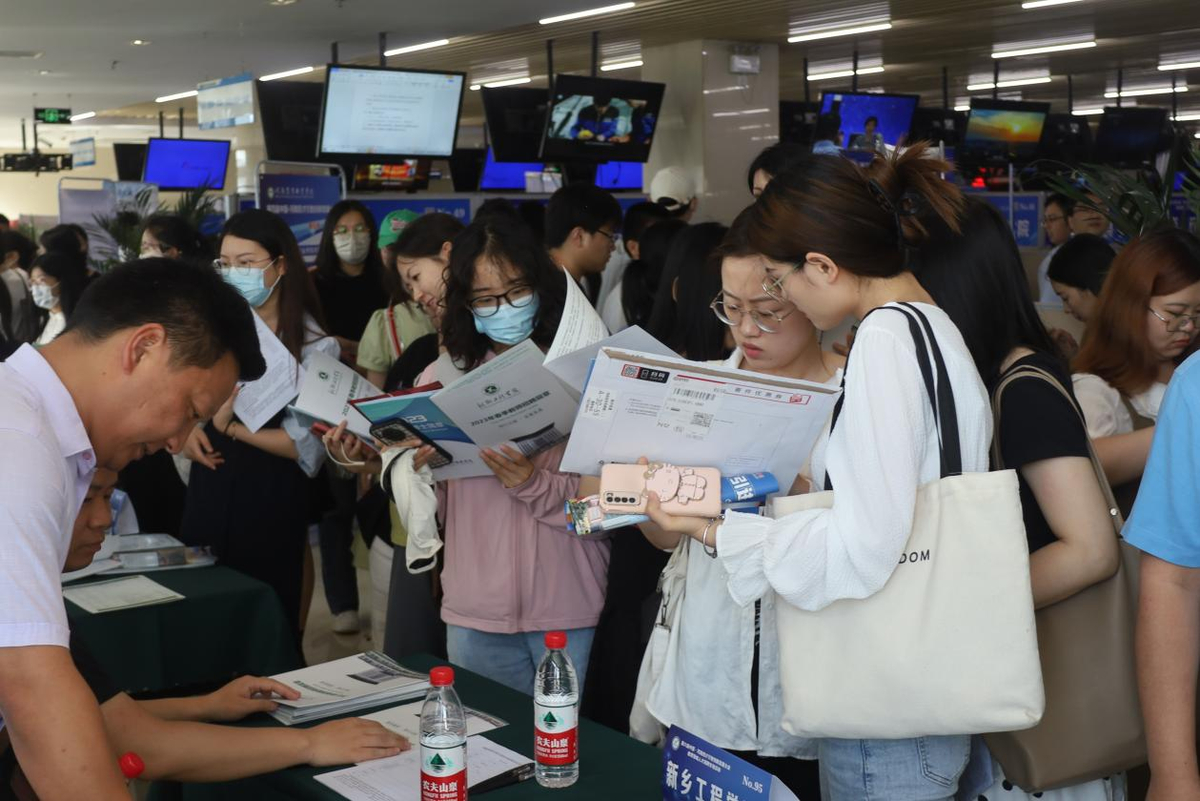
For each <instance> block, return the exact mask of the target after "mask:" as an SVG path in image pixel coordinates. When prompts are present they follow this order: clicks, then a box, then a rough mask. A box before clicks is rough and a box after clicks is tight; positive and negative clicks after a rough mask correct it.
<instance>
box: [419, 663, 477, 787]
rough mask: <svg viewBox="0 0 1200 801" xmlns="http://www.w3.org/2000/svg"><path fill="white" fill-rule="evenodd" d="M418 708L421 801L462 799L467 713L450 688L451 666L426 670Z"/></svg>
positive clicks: (465, 771) (452, 683)
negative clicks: (426, 688) (422, 701)
mask: <svg viewBox="0 0 1200 801" xmlns="http://www.w3.org/2000/svg"><path fill="white" fill-rule="evenodd" d="M429 684H430V685H431V686H430V688H429V692H428V693H427V694H426V696H425V705H424V706H423V707H421V801H466V798H467V716H466V714H465V713H464V712H463V705H462V701H460V700H458V693H456V692H455V691H454V669H453V668H448V667H436V668H434V669H433V670H431V671H429Z"/></svg>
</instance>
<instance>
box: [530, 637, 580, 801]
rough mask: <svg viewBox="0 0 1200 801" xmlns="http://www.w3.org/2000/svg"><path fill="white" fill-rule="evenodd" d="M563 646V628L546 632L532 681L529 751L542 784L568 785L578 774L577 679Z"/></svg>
mask: <svg viewBox="0 0 1200 801" xmlns="http://www.w3.org/2000/svg"><path fill="white" fill-rule="evenodd" d="M566 647H567V635H566V632H562V631H549V632H546V654H545V655H544V656H543V657H542V661H541V663H540V664H538V669H537V676H536V677H535V678H534V683H533V736H534V740H533V752H534V757H535V759H536V762H537V773H536V776H537V781H538V784H540V785H541V786H543V787H570V786H571V785H572V784H574V783H575V781H576V779H578V778H579V680H578V678H576V675H575V666H574V665H573V664H571V657H570V656H568V655H567V652H566Z"/></svg>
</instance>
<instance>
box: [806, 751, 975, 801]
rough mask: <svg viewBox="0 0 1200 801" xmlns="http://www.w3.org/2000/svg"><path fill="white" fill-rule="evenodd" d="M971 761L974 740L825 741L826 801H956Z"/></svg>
mask: <svg viewBox="0 0 1200 801" xmlns="http://www.w3.org/2000/svg"><path fill="white" fill-rule="evenodd" d="M970 757H971V738H970V737H969V736H965V735H964V736H951V737H917V738H913V739H908V740H837V739H824V740H821V744H820V747H819V759H820V763H821V798H823V799H824V801H950V800H951V799H953V798H954V795H955V793H956V792H957V791H958V780H959V777H960V776H961V775H962V772H963V770H964V769H965V768H966V767H967V761H968V760H969V759H970Z"/></svg>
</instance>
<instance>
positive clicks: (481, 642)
mask: <svg viewBox="0 0 1200 801" xmlns="http://www.w3.org/2000/svg"><path fill="white" fill-rule="evenodd" d="M595 633H596V629H595V628H594V627H593V628H587V629H568V630H567V655H568V656H570V657H571V662H572V663H573V664H574V665H575V675H576V676H577V677H578V679H579V694H580V696H581V697H582V695H583V686H584V685H583V680H584V678H585V676H586V673H587V664H588V657H589V656H590V654H591V652H592V636H593V635H594V634H595ZM545 637H546V632H544V631H523V632H519V633H517V634H492V633H490V632H487V631H478V630H476V629H468V628H464V627H462V626H449V625H448V626H446V650H447V652H448V655H449V657H450V661H451V662H453V663H454V664H456V665H461V666H462V667H464V668H466V669H467V670H470V671H473V672H475V673H478V674H479V675H481V676H487V677H488V678H489V679H491V680H492V681H498V682H500V683H501V684H503V685H505V686H506V687H511V688H513V689H514V690H517V691H519V692H523V693H525V694H526V695H533V675H534V673H536V672H537V666H538V662H540V661H542V654H544V653H545V652H546V643H545Z"/></svg>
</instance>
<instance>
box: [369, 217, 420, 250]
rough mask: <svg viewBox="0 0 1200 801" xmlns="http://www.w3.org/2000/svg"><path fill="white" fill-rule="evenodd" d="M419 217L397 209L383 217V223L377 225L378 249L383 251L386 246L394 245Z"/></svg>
mask: <svg viewBox="0 0 1200 801" xmlns="http://www.w3.org/2000/svg"><path fill="white" fill-rule="evenodd" d="M420 216H421V215H420V214H417V213H416V212H415V211H409V210H408V209H397V210H396V211H393V212H391V213H390V214H388V216H386V217H384V218H383V222H381V223H380V224H379V249H380V250H383V249H384V248H386V247H387V246H388V245H391V244H394V243H395V241H396V240H397V239H399V238H400V233H401V232H402V231H403V230H404V229H405V228H407V227H408V224H409V223H411V222H412V221H414V220H416V219H417V218H418V217H420Z"/></svg>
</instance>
